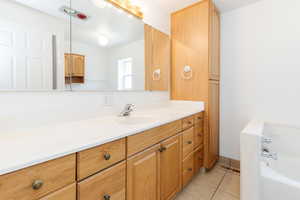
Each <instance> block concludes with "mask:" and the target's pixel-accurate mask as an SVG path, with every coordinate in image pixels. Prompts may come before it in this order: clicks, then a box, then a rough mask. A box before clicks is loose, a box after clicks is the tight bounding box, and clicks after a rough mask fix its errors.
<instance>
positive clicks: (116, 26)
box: [65, 0, 145, 90]
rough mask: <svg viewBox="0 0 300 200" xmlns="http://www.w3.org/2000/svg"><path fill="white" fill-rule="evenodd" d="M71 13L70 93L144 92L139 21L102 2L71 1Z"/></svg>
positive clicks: (68, 56) (141, 23) (142, 25)
mask: <svg viewBox="0 0 300 200" xmlns="http://www.w3.org/2000/svg"><path fill="white" fill-rule="evenodd" d="M71 13H76V14H77V15H76V14H75V16H74V14H71V15H72V16H73V17H72V40H71V41H72V46H71V52H72V53H71V55H66V56H65V58H66V62H67V63H69V62H70V60H72V61H73V63H72V65H73V67H71V68H72V69H73V73H72V80H71V81H72V83H73V84H72V88H73V90H144V82H145V80H144V76H145V75H144V74H145V72H144V68H145V67H144V65H145V64H144V24H143V22H142V21H141V20H139V19H137V18H135V17H133V16H132V15H130V14H128V13H126V12H125V11H123V10H121V9H118V8H116V7H114V6H112V5H111V4H109V3H107V2H106V1H103V0H88V1H87V0H73V1H72V10H71ZM66 71H68V70H66Z"/></svg>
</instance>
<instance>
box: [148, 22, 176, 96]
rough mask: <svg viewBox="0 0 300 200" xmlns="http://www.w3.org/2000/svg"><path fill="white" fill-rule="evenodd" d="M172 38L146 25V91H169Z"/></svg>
mask: <svg viewBox="0 0 300 200" xmlns="http://www.w3.org/2000/svg"><path fill="white" fill-rule="evenodd" d="M170 51H171V50H170V37H169V35H167V34H165V33H162V32H160V31H158V30H157V29H155V28H153V27H151V26H149V25H145V87H146V88H145V89H146V90H152V91H168V90H169V80H170V78H169V74H170Z"/></svg>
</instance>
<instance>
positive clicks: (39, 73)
mask: <svg viewBox="0 0 300 200" xmlns="http://www.w3.org/2000/svg"><path fill="white" fill-rule="evenodd" d="M0 6H1V13H0V90H2V91H3V90H21V91H23V90H25V91H26V90H27V91H28V90H30V91H32V90H74V91H77V90H79V91H81V90H104V91H106V90H144V88H145V58H144V55H145V53H144V51H145V47H144V46H145V44H144V43H145V42H144V23H143V21H142V20H140V19H139V18H137V17H134V16H133V15H130V14H128V13H126V12H125V11H123V10H121V9H119V8H116V7H114V6H113V5H112V4H110V3H108V2H106V1H105V0H26V1H24V0H1V1H0Z"/></svg>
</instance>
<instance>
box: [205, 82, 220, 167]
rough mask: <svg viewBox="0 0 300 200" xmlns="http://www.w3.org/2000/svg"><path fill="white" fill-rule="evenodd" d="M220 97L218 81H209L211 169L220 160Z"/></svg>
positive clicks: (209, 149)
mask: <svg viewBox="0 0 300 200" xmlns="http://www.w3.org/2000/svg"><path fill="white" fill-rule="evenodd" d="M219 95H220V85H219V82H218V81H209V104H208V105H209V109H208V110H209V131H208V145H207V146H206V148H208V161H209V162H208V166H205V167H207V168H211V167H212V166H213V165H214V164H215V163H216V162H217V160H218V159H219V104H220V100H219V98H220V97H219Z"/></svg>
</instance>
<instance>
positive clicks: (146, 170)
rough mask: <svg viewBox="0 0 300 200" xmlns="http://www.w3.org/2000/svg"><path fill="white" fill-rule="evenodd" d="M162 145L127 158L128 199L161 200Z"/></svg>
mask: <svg viewBox="0 0 300 200" xmlns="http://www.w3.org/2000/svg"><path fill="white" fill-rule="evenodd" d="M160 147H161V146H160V144H159V145H155V146H154V147H152V148H150V149H147V150H146V151H144V152H142V153H139V154H137V155H135V156H133V157H131V158H129V159H128V160H127V200H140V199H143V200H160V156H161V153H160V151H159V149H160Z"/></svg>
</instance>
